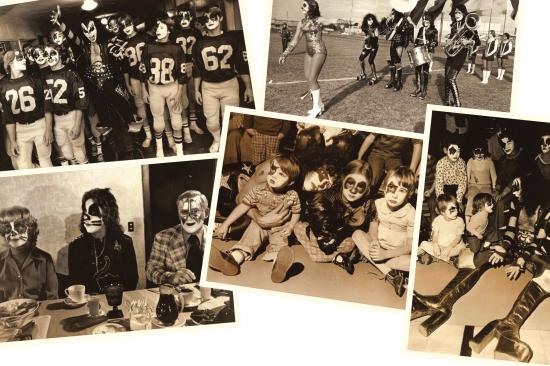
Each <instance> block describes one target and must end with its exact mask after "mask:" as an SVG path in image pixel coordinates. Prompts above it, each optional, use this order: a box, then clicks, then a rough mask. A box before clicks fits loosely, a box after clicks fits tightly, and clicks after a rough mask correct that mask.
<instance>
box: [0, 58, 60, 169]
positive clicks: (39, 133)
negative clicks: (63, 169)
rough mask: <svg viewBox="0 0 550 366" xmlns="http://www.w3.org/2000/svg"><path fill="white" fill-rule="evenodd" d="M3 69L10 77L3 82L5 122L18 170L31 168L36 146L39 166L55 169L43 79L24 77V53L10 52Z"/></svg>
mask: <svg viewBox="0 0 550 366" xmlns="http://www.w3.org/2000/svg"><path fill="white" fill-rule="evenodd" d="M4 67H5V68H6V72H8V73H9V76H7V77H6V78H4V80H2V82H1V83H0V103H1V104H2V111H3V113H2V122H3V123H4V124H5V125H6V129H7V132H8V138H9V141H10V147H11V151H10V156H17V168H18V169H30V168H32V167H33V164H32V150H33V146H36V151H37V153H38V161H39V164H40V167H50V166H52V161H51V152H52V146H51V144H52V140H53V133H52V109H53V107H52V100H51V99H50V98H49V95H48V94H47V93H45V88H44V84H43V82H42V81H41V80H40V79H37V78H35V77H32V76H30V75H25V71H26V69H27V61H26V59H25V55H24V54H23V53H22V52H21V51H7V52H6V53H5V54H4Z"/></svg>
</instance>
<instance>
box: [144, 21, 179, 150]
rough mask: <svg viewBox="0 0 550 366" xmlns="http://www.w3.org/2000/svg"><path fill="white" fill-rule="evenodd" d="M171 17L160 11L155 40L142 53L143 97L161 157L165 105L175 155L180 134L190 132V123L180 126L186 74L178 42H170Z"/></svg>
mask: <svg viewBox="0 0 550 366" xmlns="http://www.w3.org/2000/svg"><path fill="white" fill-rule="evenodd" d="M171 27H172V20H171V19H170V18H168V15H166V14H163V15H162V16H161V17H159V18H158V19H157V22H156V25H155V35H156V41H155V42H154V43H153V42H152V43H147V44H145V46H144V47H143V53H142V55H141V64H140V70H141V75H142V76H141V86H142V95H143V98H144V99H145V101H149V104H150V106H151V114H152V115H153V128H154V130H155V142H156V146H157V153H156V156H157V158H158V157H163V156H164V150H163V146H162V134H163V132H164V129H165V122H164V108H165V105H167V106H168V111H169V112H170V123H171V125H172V129H173V132H174V141H175V143H176V155H178V156H183V154H184V153H183V136H182V132H183V131H185V135H186V136H190V132H189V127H185V129H184V128H183V119H182V112H183V109H184V108H187V103H188V101H187V89H186V87H185V85H186V82H187V74H186V69H185V55H184V53H183V50H182V49H181V47H180V46H178V45H177V44H175V43H173V42H170V32H171Z"/></svg>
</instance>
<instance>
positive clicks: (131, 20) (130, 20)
mask: <svg viewBox="0 0 550 366" xmlns="http://www.w3.org/2000/svg"><path fill="white" fill-rule="evenodd" d="M118 23H119V24H120V26H121V27H122V26H123V24H122V23H125V24H126V26H127V25H128V24H130V23H132V24H133V23H134V18H133V17H132V16H131V15H130V14H122V15H121V16H120V17H119V18H118Z"/></svg>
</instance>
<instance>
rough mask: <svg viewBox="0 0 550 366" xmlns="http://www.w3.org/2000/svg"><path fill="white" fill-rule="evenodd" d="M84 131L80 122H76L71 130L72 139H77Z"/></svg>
mask: <svg viewBox="0 0 550 366" xmlns="http://www.w3.org/2000/svg"><path fill="white" fill-rule="evenodd" d="M81 132H82V128H81V127H80V123H75V124H74V126H73V128H71V129H70V130H69V137H70V138H71V140H76V139H77V138H79V137H80V133H81Z"/></svg>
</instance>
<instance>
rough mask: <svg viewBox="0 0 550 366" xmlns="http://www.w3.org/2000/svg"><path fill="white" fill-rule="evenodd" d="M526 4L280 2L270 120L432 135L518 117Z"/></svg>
mask: <svg viewBox="0 0 550 366" xmlns="http://www.w3.org/2000/svg"><path fill="white" fill-rule="evenodd" d="M518 4H519V0H512V1H510V0H469V1H460V0H374V1H357V0H355V1H354V0H317V1H316V0H304V1H302V0H273V7H272V19H271V28H270V29H271V33H270V38H269V46H268V47H266V50H265V53H266V54H267V57H268V67H267V77H266V83H267V84H266V89H265V107H264V109H265V110H268V111H274V112H280V113H289V114H295V115H301V116H309V117H312V118H314V117H319V118H323V119H324V118H326V119H331V120H337V121H345V122H352V123H358V124H364V125H369V126H377V127H385V128H392V129H399V130H404V131H413V132H420V133H422V132H423V131H424V118H425V111H426V105H427V104H436V105H444V106H454V107H466V108H476V109H488V110H495V111H504V112H508V111H510V101H511V96H512V84H513V81H514V80H513V79H514V62H515V57H514V54H515V53H514V50H515V48H516V42H515V40H516V34H517V31H518V26H517V24H516V14H517V11H518Z"/></svg>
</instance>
